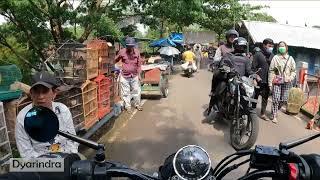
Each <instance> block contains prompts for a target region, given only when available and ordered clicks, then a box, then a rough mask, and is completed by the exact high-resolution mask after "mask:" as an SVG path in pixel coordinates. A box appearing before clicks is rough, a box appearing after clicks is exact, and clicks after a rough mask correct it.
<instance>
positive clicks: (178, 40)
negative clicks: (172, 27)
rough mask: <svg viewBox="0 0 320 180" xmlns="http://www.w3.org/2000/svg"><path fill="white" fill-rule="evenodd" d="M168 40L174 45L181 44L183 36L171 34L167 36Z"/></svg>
mask: <svg viewBox="0 0 320 180" xmlns="http://www.w3.org/2000/svg"><path fill="white" fill-rule="evenodd" d="M169 38H170V40H171V41H173V42H174V43H179V44H182V43H183V38H184V37H183V34H182V33H171V34H170V36H169Z"/></svg>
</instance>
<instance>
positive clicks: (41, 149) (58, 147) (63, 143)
mask: <svg viewBox="0 0 320 180" xmlns="http://www.w3.org/2000/svg"><path fill="white" fill-rule="evenodd" d="M32 81H33V84H32V86H31V89H30V95H31V99H32V104H29V105H28V106H26V107H25V108H23V109H22V110H21V111H20V112H19V114H18V116H17V122H16V127H15V138H16V144H17V148H18V150H19V153H20V156H21V157H22V158H36V157H39V156H40V155H43V154H46V153H50V152H65V153H78V143H75V142H73V141H71V140H68V139H66V138H64V137H62V136H60V135H57V136H56V137H55V138H54V139H53V140H52V141H51V142H47V143H42V142H38V141H35V140H33V139H31V138H30V137H29V136H28V134H27V133H26V131H25V129H24V118H25V115H26V113H27V112H28V111H29V110H30V109H31V108H32V107H33V106H43V107H47V108H50V109H51V110H52V111H53V112H55V114H56V115H57V117H58V119H59V130H61V131H64V132H68V133H71V134H74V135H75V134H76V132H75V128H74V125H73V120H72V115H71V112H70V110H69V109H68V107H67V106H65V105H64V104H62V103H58V102H53V100H54V98H55V96H56V92H57V91H56V89H57V87H58V83H57V81H56V79H55V77H54V76H52V75H51V74H49V73H48V72H38V73H36V74H35V75H34V76H33V77H32Z"/></svg>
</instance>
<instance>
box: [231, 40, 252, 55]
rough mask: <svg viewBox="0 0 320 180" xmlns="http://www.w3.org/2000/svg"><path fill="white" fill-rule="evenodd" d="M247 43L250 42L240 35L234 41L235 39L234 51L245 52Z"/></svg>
mask: <svg viewBox="0 0 320 180" xmlns="http://www.w3.org/2000/svg"><path fill="white" fill-rule="evenodd" d="M247 45H248V42H247V40H246V39H245V38H243V37H238V38H236V39H234V41H233V47H234V51H235V52H238V53H243V52H245V49H246V48H247Z"/></svg>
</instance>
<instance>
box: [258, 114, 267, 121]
mask: <svg viewBox="0 0 320 180" xmlns="http://www.w3.org/2000/svg"><path fill="white" fill-rule="evenodd" d="M260 118H261V119H263V120H265V121H268V120H269V118H268V117H267V116H266V115H261V116H260Z"/></svg>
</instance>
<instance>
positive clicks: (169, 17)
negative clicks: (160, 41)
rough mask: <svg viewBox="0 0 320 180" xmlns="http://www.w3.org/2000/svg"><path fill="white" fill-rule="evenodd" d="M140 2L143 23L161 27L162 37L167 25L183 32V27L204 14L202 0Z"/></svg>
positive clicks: (151, 26) (157, 27) (149, 0)
mask: <svg viewBox="0 0 320 180" xmlns="http://www.w3.org/2000/svg"><path fill="white" fill-rule="evenodd" d="M139 3H140V11H139V10H138V11H139V12H140V13H142V14H143V17H142V23H144V24H146V25H148V26H150V28H151V29H159V30H160V37H163V35H164V33H165V31H166V27H168V29H170V30H173V31H178V32H179V31H180V32H181V31H182V30H183V27H185V26H189V25H191V24H193V23H194V22H197V21H198V20H199V19H200V17H201V15H202V0H156V1H152V0H140V1H139ZM138 9H139V8H138ZM141 9H142V10H141Z"/></svg>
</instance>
